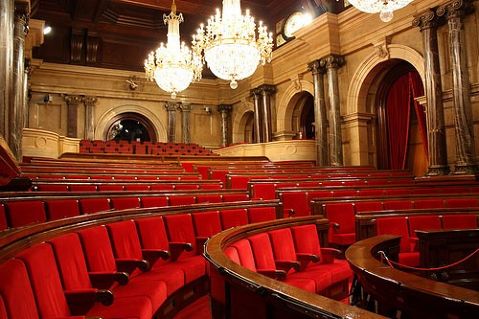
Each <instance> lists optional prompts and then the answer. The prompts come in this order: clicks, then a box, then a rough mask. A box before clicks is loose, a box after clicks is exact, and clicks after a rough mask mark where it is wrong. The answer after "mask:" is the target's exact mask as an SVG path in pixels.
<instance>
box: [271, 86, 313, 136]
mask: <svg viewBox="0 0 479 319" xmlns="http://www.w3.org/2000/svg"><path fill="white" fill-rule="evenodd" d="M301 92H308V93H310V94H311V95H312V96H314V86H313V83H311V82H309V81H305V80H300V81H295V82H292V83H291V84H290V85H289V87H288V88H287V89H286V90H285V91H284V93H283V95H282V96H281V98H280V99H279V103H278V107H277V113H276V119H277V125H276V127H277V129H276V130H277V131H278V132H282V131H291V130H292V117H293V112H294V108H295V106H296V104H297V102H298V100H299V99H300V98H301V94H298V93H301Z"/></svg>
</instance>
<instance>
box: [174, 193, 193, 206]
mask: <svg viewBox="0 0 479 319" xmlns="http://www.w3.org/2000/svg"><path fill="white" fill-rule="evenodd" d="M194 203H196V198H195V196H191V195H187V196H183V195H181V196H171V197H170V206H178V205H191V204H194Z"/></svg>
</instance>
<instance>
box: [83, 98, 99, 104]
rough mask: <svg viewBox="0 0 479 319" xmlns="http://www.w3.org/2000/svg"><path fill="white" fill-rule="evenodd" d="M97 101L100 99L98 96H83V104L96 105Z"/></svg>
mask: <svg viewBox="0 0 479 319" xmlns="http://www.w3.org/2000/svg"><path fill="white" fill-rule="evenodd" d="M97 101H98V99H97V98H96V96H85V97H84V98H83V104H85V105H87V106H95V104H96V102H97Z"/></svg>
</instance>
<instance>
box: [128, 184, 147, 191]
mask: <svg viewBox="0 0 479 319" xmlns="http://www.w3.org/2000/svg"><path fill="white" fill-rule="evenodd" d="M125 190H127V191H135V192H147V191H149V190H150V185H148V184H125Z"/></svg>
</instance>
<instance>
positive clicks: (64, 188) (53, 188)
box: [37, 184, 69, 192]
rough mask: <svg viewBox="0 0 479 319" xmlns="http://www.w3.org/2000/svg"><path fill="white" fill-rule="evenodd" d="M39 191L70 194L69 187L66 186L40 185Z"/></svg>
mask: <svg viewBox="0 0 479 319" xmlns="http://www.w3.org/2000/svg"><path fill="white" fill-rule="evenodd" d="M37 187H38V190H39V191H41V192H68V191H69V189H68V185H66V184H39V185H37Z"/></svg>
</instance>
